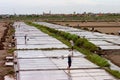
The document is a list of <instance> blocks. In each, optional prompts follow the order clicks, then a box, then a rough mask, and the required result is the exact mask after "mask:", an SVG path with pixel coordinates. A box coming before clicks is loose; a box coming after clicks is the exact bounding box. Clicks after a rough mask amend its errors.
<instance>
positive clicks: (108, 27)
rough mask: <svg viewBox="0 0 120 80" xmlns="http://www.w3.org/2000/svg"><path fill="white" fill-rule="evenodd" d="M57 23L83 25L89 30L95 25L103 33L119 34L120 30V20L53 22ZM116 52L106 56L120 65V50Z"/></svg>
mask: <svg viewBox="0 0 120 80" xmlns="http://www.w3.org/2000/svg"><path fill="white" fill-rule="evenodd" d="M53 23H55V24H59V25H64V26H66V25H68V26H72V27H76V26H79V27H82V28H88V29H89V30H90V29H92V27H94V30H98V31H100V32H102V33H108V34H111V33H113V34H116V35H118V34H119V33H118V31H120V22H53ZM115 52H116V51H114V52H110V53H109V54H107V55H106V56H105V57H106V58H108V59H109V60H111V61H112V62H113V63H114V64H116V65H118V66H119V67H120V52H117V54H116V53H115Z"/></svg>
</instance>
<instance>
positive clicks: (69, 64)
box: [67, 54, 72, 73]
mask: <svg viewBox="0 0 120 80" xmlns="http://www.w3.org/2000/svg"><path fill="white" fill-rule="evenodd" d="M71 64H72V59H71V55H70V54H69V55H68V67H67V69H68V73H70V67H71Z"/></svg>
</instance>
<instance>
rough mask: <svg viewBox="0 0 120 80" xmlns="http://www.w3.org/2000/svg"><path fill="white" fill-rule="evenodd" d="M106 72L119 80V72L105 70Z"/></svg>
mask: <svg viewBox="0 0 120 80" xmlns="http://www.w3.org/2000/svg"><path fill="white" fill-rule="evenodd" d="M105 70H106V71H108V72H109V73H110V74H112V75H113V76H115V77H116V78H118V79H120V72H119V71H116V70H111V69H109V68H107V69H105Z"/></svg>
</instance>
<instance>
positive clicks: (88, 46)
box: [83, 41, 98, 52]
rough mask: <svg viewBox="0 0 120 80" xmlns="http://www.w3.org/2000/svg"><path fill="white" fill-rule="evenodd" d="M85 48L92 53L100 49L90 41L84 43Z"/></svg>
mask: <svg viewBox="0 0 120 80" xmlns="http://www.w3.org/2000/svg"><path fill="white" fill-rule="evenodd" d="M83 47H84V48H86V49H88V50H90V51H91V52H93V51H96V50H98V48H97V47H96V46H95V45H94V44H92V43H90V42H88V41H86V42H84V44H83Z"/></svg>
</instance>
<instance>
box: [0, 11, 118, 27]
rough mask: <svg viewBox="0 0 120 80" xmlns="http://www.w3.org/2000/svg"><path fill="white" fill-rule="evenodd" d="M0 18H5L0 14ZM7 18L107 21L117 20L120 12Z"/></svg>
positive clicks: (12, 18)
mask: <svg viewBox="0 0 120 80" xmlns="http://www.w3.org/2000/svg"><path fill="white" fill-rule="evenodd" d="M0 19H3V20H5V19H6V18H2V15H0ZM7 19H8V20H11V21H13V20H28V21H40V20H42V21H81V22H87V21H108V22H117V21H120V14H119V13H118V14H117V13H116V14H115V13H110V14H109V13H108V14H107V13H106V14H104V13H97V14H95V13H83V14H65V15H64V14H44V15H37V14H33V15H10V16H9V17H8V18H7ZM66 25H69V24H66Z"/></svg>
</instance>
